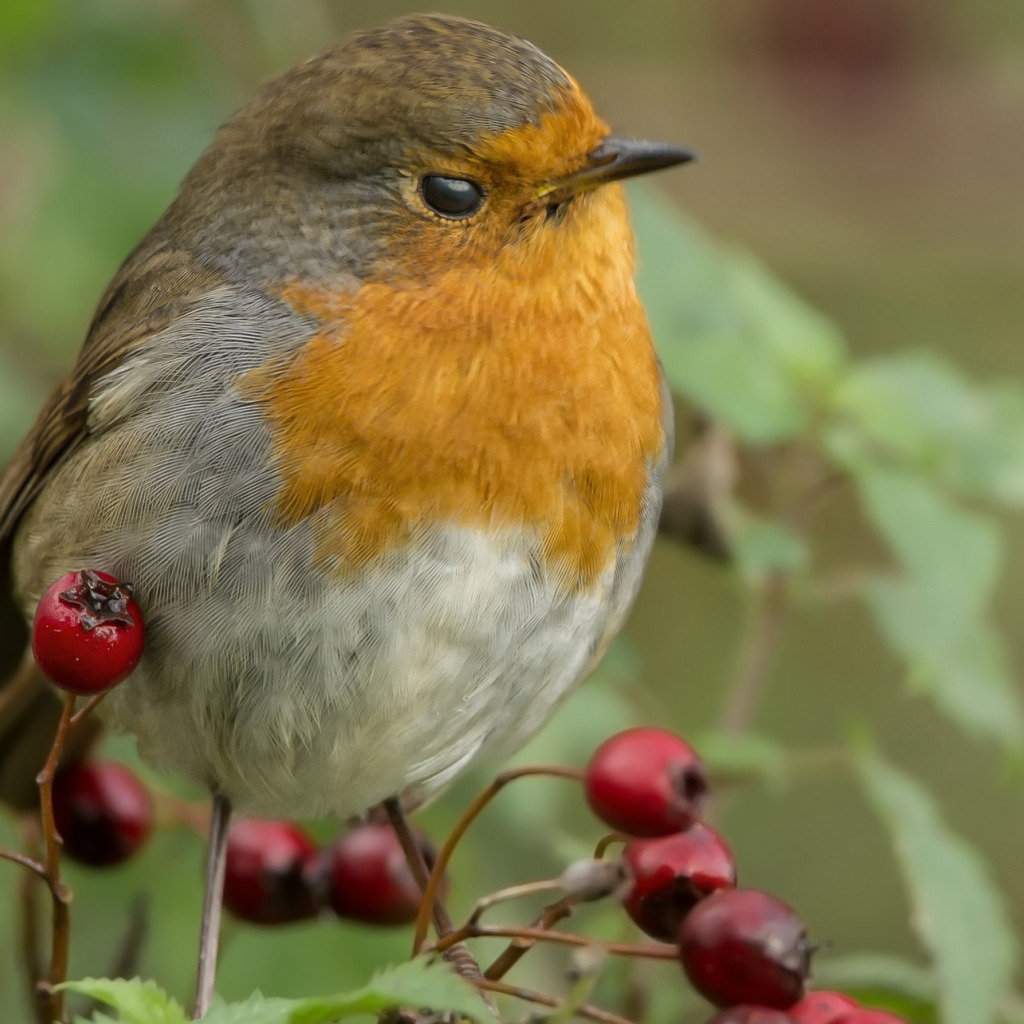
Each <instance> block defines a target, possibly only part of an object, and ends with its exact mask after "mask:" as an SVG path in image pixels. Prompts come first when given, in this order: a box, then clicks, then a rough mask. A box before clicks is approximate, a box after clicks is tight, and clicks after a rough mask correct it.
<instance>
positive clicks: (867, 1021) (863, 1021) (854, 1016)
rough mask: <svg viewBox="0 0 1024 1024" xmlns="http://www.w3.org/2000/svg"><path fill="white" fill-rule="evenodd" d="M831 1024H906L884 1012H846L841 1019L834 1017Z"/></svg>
mask: <svg viewBox="0 0 1024 1024" xmlns="http://www.w3.org/2000/svg"><path fill="white" fill-rule="evenodd" d="M831 1024H908V1022H907V1021H906V1020H904V1019H903V1018H902V1017H897V1016H896V1015H895V1014H892V1013H887V1012H886V1011H885V1010H865V1009H856V1010H848V1011H847V1012H846V1013H844V1014H843V1015H842V1016H841V1017H836V1019H835V1020H834V1021H832V1022H831Z"/></svg>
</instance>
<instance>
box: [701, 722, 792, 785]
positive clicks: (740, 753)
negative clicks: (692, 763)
mask: <svg viewBox="0 0 1024 1024" xmlns="http://www.w3.org/2000/svg"><path fill="white" fill-rule="evenodd" d="M694 746H695V747H696V749H697V750H698V751H699V752H700V756H701V760H703V761H704V763H705V764H706V765H707V766H708V768H710V769H711V774H712V776H714V777H715V778H717V779H719V780H724V781H728V780H729V779H730V778H733V779H750V778H759V779H762V780H763V781H765V782H766V783H768V784H770V785H773V786H775V787H780V786H782V785H784V784H785V783H786V782H787V781H788V778H789V753H790V752H789V751H787V750H786V748H785V747H783V746H782V745H781V744H779V743H777V742H776V741H775V740H773V739H771V738H769V737H768V736H758V735H757V734H756V733H744V734H743V735H742V736H733V735H729V734H727V733H722V732H707V733H703V734H701V735H700V736H698V737H697V739H696V740H695V741H694Z"/></svg>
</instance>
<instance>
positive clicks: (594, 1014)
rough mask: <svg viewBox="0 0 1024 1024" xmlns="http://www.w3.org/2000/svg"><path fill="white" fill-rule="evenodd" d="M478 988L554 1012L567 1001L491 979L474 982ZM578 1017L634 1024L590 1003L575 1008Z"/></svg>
mask: <svg viewBox="0 0 1024 1024" xmlns="http://www.w3.org/2000/svg"><path fill="white" fill-rule="evenodd" d="M474 984H475V985H476V986H477V988H482V989H485V990H486V991H488V992H496V993H498V994H500V995H504V996H512V997H513V998H515V999H522V1000H523V1002H526V1003H537V1004H538V1005H540V1006H550V1007H551V1008H552V1009H554V1010H559V1009H562V1008H563V1007H564V1006H565V1004H566V1000H564V999H557V998H556V997H555V996H549V995H545V994H544V993H543V992H535V991H534V990H533V989H529V988H523V987H522V986H521V985H509V984H507V983H506V982H503V981H495V980H493V979H491V978H481V979H480V980H479V981H476V982H474ZM573 1011H574V1013H575V1015H576V1016H578V1017H583V1018H585V1019H586V1020H592V1021H596V1022H597V1024H634V1022H633V1021H631V1020H630V1019H629V1018H628V1017H620V1016H619V1015H618V1014H617V1013H611V1012H609V1011H608V1010H602V1009H600V1007H597V1006H591V1005H590V1004H589V1003H582V1004H580V1005H579V1006H575V1007H573Z"/></svg>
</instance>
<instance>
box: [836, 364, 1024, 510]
mask: <svg viewBox="0 0 1024 1024" xmlns="http://www.w3.org/2000/svg"><path fill="white" fill-rule="evenodd" d="M835 409H836V410H837V411H839V412H842V413H844V414H845V415H846V416H848V417H850V418H851V419H853V420H854V421H855V422H856V424H857V426H858V428H859V429H860V430H861V431H862V432H863V433H864V434H865V436H866V437H868V438H870V439H871V441H872V443H874V444H877V445H879V446H881V447H883V448H884V449H886V450H888V451H890V452H893V453H894V454H897V455H898V456H900V457H901V458H903V459H905V460H906V461H907V462H908V463H909V464H911V465H912V466H913V467H914V468H916V469H918V470H920V471H923V472H926V473H929V474H931V475H934V476H935V477H937V478H938V479H940V480H942V481H943V482H945V483H947V484H949V485H951V486H953V487H956V488H959V489H961V490H963V491H964V492H966V493H968V494H976V495H980V496H983V497H988V498H992V499H994V500H997V501H1002V502H1005V503H1007V504H1012V505H1021V504H1024V390H1022V389H1021V388H1020V387H1019V386H1018V385H1015V384H1010V383H1005V382H1002V383H999V384H997V385H996V386H994V387H988V388H985V387H979V386H976V385H974V384H972V383H971V382H969V381H968V380H967V379H966V378H964V377H963V376H962V375H961V374H960V373H959V372H958V371H957V370H956V369H955V368H954V367H953V366H951V365H950V364H949V363H946V362H944V361H943V360H941V359H940V358H939V357H938V356H936V355H934V354H932V353H921V352H918V353H902V354H898V355H894V356H887V357H884V358H878V359H874V360H872V361H870V362H868V363H866V364H865V365H863V366H861V367H859V368H857V369H856V370H855V371H853V372H852V373H851V374H850V375H849V376H848V377H847V379H846V380H845V381H844V383H843V385H842V387H841V388H840V389H839V391H838V393H837V395H836V400H835Z"/></svg>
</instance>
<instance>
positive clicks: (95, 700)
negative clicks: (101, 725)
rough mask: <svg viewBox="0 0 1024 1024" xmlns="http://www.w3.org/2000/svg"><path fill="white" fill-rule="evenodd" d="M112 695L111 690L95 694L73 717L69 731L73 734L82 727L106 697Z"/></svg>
mask: <svg viewBox="0 0 1024 1024" xmlns="http://www.w3.org/2000/svg"><path fill="white" fill-rule="evenodd" d="M108 693H110V691H109V690H103V691H102V692H101V693H94V694H93V695H92V696H91V697H90V698H89V699H88V700H87V701H86V702H85V703H84V704H83V705H82V706H81V707H80V708H79V709H78V710H77V711H76V712H75V713H74V714H73V715H72V716H71V721H70V723H69V726H68V731H69V732H71V731H73V730H75V729H77V728H78V726H79V725H81V723H82V720H83V719H85V718H87V717H88V716H89V715H91V714H92V712H93V711H94V710H95V709H96V705H97V704H99V702H100V701H101V700H103V698H104V697H106V695H107V694H108Z"/></svg>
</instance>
